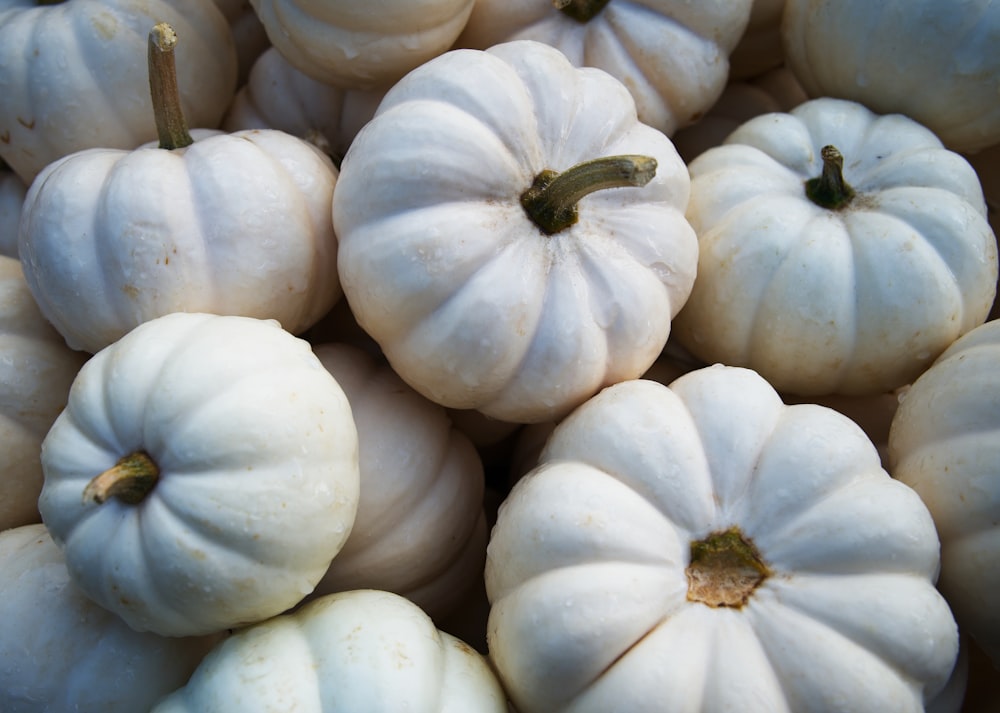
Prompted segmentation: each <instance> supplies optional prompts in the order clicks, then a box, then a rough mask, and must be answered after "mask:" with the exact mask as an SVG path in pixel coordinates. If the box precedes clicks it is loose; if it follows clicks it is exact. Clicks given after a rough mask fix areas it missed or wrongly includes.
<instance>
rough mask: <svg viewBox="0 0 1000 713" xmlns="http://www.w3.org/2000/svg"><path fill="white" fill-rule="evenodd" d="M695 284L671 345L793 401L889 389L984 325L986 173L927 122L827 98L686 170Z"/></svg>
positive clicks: (992, 248)
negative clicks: (737, 370) (745, 371)
mask: <svg viewBox="0 0 1000 713" xmlns="http://www.w3.org/2000/svg"><path fill="white" fill-rule="evenodd" d="M688 168H689V171H690V173H691V200H690V202H689V204H688V210H687V217H688V220H690V221H691V224H692V225H693V226H694V227H695V230H696V231H697V233H698V240H699V260H698V279H697V280H696V281H695V284H694V289H693V291H692V293H691V295H690V299H689V300H688V301H687V302H686V303H685V306H684V309H683V310H682V311H681V313H680V314H679V315H678V316H677V319H676V320H675V331H674V334H675V337H676V338H677V340H678V341H679V342H680V343H681V344H682V345H683V346H684V347H686V348H687V349H688V350H689V351H690V352H691V353H692V354H694V355H695V356H697V357H698V358H699V359H701V360H702V361H704V362H706V363H713V362H722V363H725V364H732V365H736V366H745V367H748V368H751V369H754V370H756V371H758V372H759V373H760V374H761V375H763V376H764V377H765V378H766V379H767V380H768V381H770V382H771V383H772V384H773V385H774V387H775V388H776V389H777V390H778V391H781V392H784V393H790V394H799V395H810V396H812V395H822V394H830V393H840V394H847V395H867V394H882V393H887V392H889V391H892V390H894V389H896V388H898V387H900V386H903V385H905V384H908V383H910V382H911V381H912V380H913V379H915V378H916V377H917V376H918V375H919V374H920V373H921V372H922V371H923V370H924V369H926V368H927V367H928V366H929V365H930V363H931V362H932V361H933V360H934V358H935V357H937V355H938V354H940V353H941V352H942V351H944V349H945V348H946V347H947V346H948V345H949V344H951V342H953V341H954V340H955V339H956V338H958V337H959V336H961V335H962V334H964V333H965V332H967V331H969V330H970V329H972V328H973V327H975V326H977V325H979V324H982V322H983V321H984V320H985V319H986V316H987V314H988V312H989V310H990V306H991V305H992V304H993V300H994V296H995V293H996V285H997V240H996V237H995V236H994V234H993V231H992V230H991V228H990V225H989V223H988V222H987V220H986V204H985V202H984V200H983V191H982V187H981V185H980V183H979V180H978V177H977V175H976V172H975V171H974V170H973V169H972V167H971V166H970V165H969V163H968V161H966V160H965V159H964V158H962V157H961V156H960V155H959V154H957V153H954V152H951V151H948V150H947V149H945V148H944V147H943V146H942V145H941V142H940V141H939V140H938V139H937V137H935V136H934V134H933V133H931V132H930V131H929V130H928V129H927V128H925V127H923V126H921V125H920V124H918V123H916V122H915V121H913V120H912V119H909V118H907V117H905V116H901V115H898V114H888V115H878V114H875V113H874V112H872V111H870V110H868V109H867V108H865V107H864V106H862V105H860V104H858V103H856V102H849V101H845V100H841V99H830V98H821V99H813V100H810V101H807V102H805V103H803V104H800V105H799V106H798V107H796V108H795V109H793V110H791V111H790V112H788V113H772V114H764V115H761V116H758V117H756V118H754V119H751V120H750V121H748V122H746V123H744V124H742V125H741V126H740V127H739V128H738V129H736V131H734V132H733V133H732V134H730V136H729V137H728V138H727V139H726V142H725V144H724V145H722V146H718V147H716V148H713V149H709V150H708V151H706V152H705V153H703V154H701V155H700V156H698V158H696V159H695V160H694V161H692V162H691V163H690V165H689V166H688Z"/></svg>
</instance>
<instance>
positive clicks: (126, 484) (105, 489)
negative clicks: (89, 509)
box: [83, 451, 160, 505]
mask: <svg viewBox="0 0 1000 713" xmlns="http://www.w3.org/2000/svg"><path fill="white" fill-rule="evenodd" d="M159 479H160V469H159V468H158V467H157V465H156V463H154V462H153V459H152V458H150V457H149V456H148V455H147V454H146V453H144V452H142V451H136V452H135V453H130V454H129V455H127V456H125V457H124V458H121V459H120V460H119V461H118V462H117V463H115V465H114V466H113V467H111V468H109V469H108V470H106V471H104V472H103V473H101V474H100V475H98V476H96V477H95V478H94V479H93V480H91V481H90V482H89V483H87V487H86V488H84V489H83V500H84V502H90V501H93V502H95V503H97V504H98V505H100V504H101V503H103V502H105V501H106V500H107V499H108V498H112V497H114V498H118V499H119V500H121V501H122V502H124V503H128V504H129V505H137V504H138V503H140V502H142V500H143V498H145V497H146V496H147V495H148V494H149V492H150V491H151V490H152V489H153V487H154V486H155V485H156V482H157V481H158V480H159Z"/></svg>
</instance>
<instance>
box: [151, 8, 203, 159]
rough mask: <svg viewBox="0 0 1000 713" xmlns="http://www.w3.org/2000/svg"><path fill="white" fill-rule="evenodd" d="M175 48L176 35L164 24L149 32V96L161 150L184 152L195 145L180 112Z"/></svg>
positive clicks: (182, 113)
mask: <svg viewBox="0 0 1000 713" xmlns="http://www.w3.org/2000/svg"><path fill="white" fill-rule="evenodd" d="M176 46H177V34H176V33H175V32H174V30H173V28H172V27H171V26H170V25H168V24H167V23H165V22H161V23H159V24H157V25H155V26H154V27H153V29H152V30H151V31H150V33H149V42H148V50H147V62H148V63H149V70H148V71H149V93H150V97H151V99H152V102H153V117H154V119H155V120H156V133H157V136H159V139H160V148H161V149H182V148H184V147H185V146H190V145H191V144H193V143H194V139H192V138H191V134H190V133H189V132H188V127H187V122H186V121H185V120H184V112H183V111H182V110H181V94H180V89H179V88H178V86H177V61H176V59H175V58H174V47H176Z"/></svg>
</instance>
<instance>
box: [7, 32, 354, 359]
mask: <svg viewBox="0 0 1000 713" xmlns="http://www.w3.org/2000/svg"><path fill="white" fill-rule="evenodd" d="M176 41H177V38H176V35H174V34H173V32H172V31H171V30H170V28H169V27H166V26H163V25H160V26H157V28H154V31H153V32H152V33H151V34H150V42H151V44H155V45H156V46H157V47H158V48H159V49H158V50H157V51H155V52H151V56H155V57H159V55H160V54H163V55H171V54H172V52H173V44H174V43H176ZM159 71H160V69H159V68H154V69H153V70H152V74H153V75H154V76H156V75H158V74H159ZM173 89H174V90H175V89H176V87H174V88H173ZM153 93H154V95H156V98H157V102H159V100H160V99H162V100H163V101H164V102H165V106H163V107H160V106H159V104H158V111H157V112H156V118H157V122H159V123H160V125H161V126H162V127H166V128H165V129H164V133H163V135H162V136H161V140H160V143H159V144H150V145H144V146H142V147H140V148H138V149H135V150H132V151H125V150H121V149H88V150H85V151H80V152H77V153H74V154H70V155H69V156H65V157H63V158H61V159H58V160H57V161H54V162H53V163H51V164H49V165H48V166H46V167H45V169H44V170H43V171H42V172H41V173H40V174H39V175H38V177H37V178H36V179H35V181H34V182H33V183H32V184H31V186H30V188H29V189H28V193H27V196H26V197H25V202H24V208H23V210H22V213H21V220H20V225H19V235H18V252H19V255H20V257H21V261H22V264H23V266H24V273H25V279H26V280H27V282H28V286H29V287H30V288H31V291H32V294H33V295H34V296H35V299H36V300H37V301H38V305H39V307H40V308H41V310H42V313H43V314H44V315H45V316H46V318H47V319H48V320H49V321H50V322H52V324H53V325H54V326H55V328H56V329H57V330H58V331H59V332H60V333H61V334H62V335H63V336H64V337H65V338H66V341H67V343H68V344H69V345H70V346H71V347H73V348H74V349H80V350H82V351H87V352H91V353H93V352H96V351H97V350H99V349H101V348H103V347H105V346H107V345H108V344H110V343H112V342H114V341H115V340H116V339H118V338H120V337H121V336H122V335H124V334H125V333H126V332H128V331H129V330H130V329H132V328H133V327H135V326H137V325H139V324H141V323H143V322H144V321H146V320H148V319H152V318H154V317H158V316H162V315H164V314H169V313H171V312H179V311H188V312H215V313H219V314H235V315H242V316H247V317H256V318H260V319H276V320H278V321H279V322H281V325H282V326H283V327H284V328H285V329H287V330H288V331H290V332H293V333H299V332H302V331H303V330H305V329H306V328H307V327H309V326H310V325H312V324H313V323H314V322H316V321H317V320H319V319H320V318H321V317H322V316H323V315H324V314H325V313H326V312H327V311H328V310H329V309H330V308H331V307H332V306H333V304H334V303H335V302H336V301H337V300H338V299H339V298H340V296H341V290H340V283H339V281H338V280H337V271H336V260H337V239H336V235H335V233H334V230H333V220H332V217H331V215H330V210H331V205H332V202H333V192H334V188H335V186H336V182H337V169H336V168H335V167H334V165H333V162H332V161H331V160H330V159H329V157H327V156H326V155H325V154H323V153H322V152H321V151H319V149H317V148H316V147H315V146H313V145H312V144H310V143H308V142H306V141H304V140H302V139H299V138H297V137H295V136H292V135H290V134H286V133H284V132H282V131H277V130H259V131H258V130H247V131H241V132H236V133H234V134H226V133H222V132H218V131H211V130H201V131H198V130H195V131H193V132H191V133H188V132H187V129H186V127H185V126H184V125H183V121H181V123H180V125H179V126H174V125H170V124H169V122H170V119H171V118H172V117H175V116H176V114H177V113H179V108H178V106H177V104H176V102H175V101H173V100H175V99H176V94H175V91H173V90H171V89H165V90H164V91H163V92H162V93H161V92H159V91H156V90H154V92H153ZM152 120H153V116H152V115H151V116H150V121H152Z"/></svg>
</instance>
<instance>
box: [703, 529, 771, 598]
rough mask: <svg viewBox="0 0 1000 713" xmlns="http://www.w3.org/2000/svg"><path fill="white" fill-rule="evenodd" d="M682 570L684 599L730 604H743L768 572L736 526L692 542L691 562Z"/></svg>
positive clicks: (755, 551)
mask: <svg viewBox="0 0 1000 713" xmlns="http://www.w3.org/2000/svg"><path fill="white" fill-rule="evenodd" d="M684 573H685V574H686V575H687V579H688V594H687V598H688V601H692V602H700V603H702V604H706V605H708V606H710V607H734V608H739V607H742V606H743V605H744V604H746V603H747V602H748V601H749V599H750V595H751V594H753V593H754V590H756V589H757V587H759V586H760V584H761V582H763V581H764V580H765V579H767V577H768V576H770V574H771V573H770V570H768V568H767V566H766V565H765V564H764V562H763V560H762V559H761V557H760V553H758V552H757V548H756V547H754V545H753V543H752V542H750V541H749V540H747V539H746V538H745V537H744V536H743V533H741V532H740V530H739V528H737V527H731V528H729V529H728V530H723V531H720V532H713V533H712V534H711V535H709V536H708V537H706V538H705V539H703V540H697V541H695V542H692V543H691V563H690V564H689V565H688V567H687V569H686V570H685V571H684Z"/></svg>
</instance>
